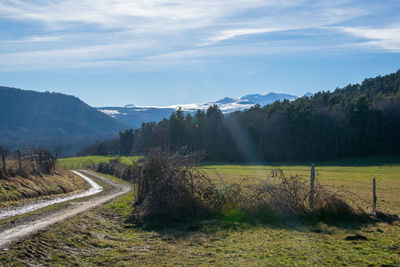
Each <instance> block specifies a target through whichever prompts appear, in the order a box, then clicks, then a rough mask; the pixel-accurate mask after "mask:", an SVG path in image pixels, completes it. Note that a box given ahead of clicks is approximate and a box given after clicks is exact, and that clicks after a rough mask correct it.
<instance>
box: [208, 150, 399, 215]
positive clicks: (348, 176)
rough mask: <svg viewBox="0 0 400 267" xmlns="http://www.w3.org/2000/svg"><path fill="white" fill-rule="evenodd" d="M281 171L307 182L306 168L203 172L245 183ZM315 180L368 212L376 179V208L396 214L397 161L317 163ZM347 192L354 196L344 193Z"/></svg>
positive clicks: (226, 167) (289, 166)
mask: <svg viewBox="0 0 400 267" xmlns="http://www.w3.org/2000/svg"><path fill="white" fill-rule="evenodd" d="M275 169H282V170H283V171H284V173H285V174H286V175H296V174H297V175H300V176H301V177H303V178H304V179H309V177H310V171H311V165H310V164H271V165H207V166H204V167H203V170H204V171H205V172H206V173H207V174H208V175H209V176H210V177H211V178H213V179H215V180H219V179H222V180H224V181H227V182H233V183H241V182H242V181H244V180H245V181H246V182H247V183H254V182H257V180H258V179H265V178H266V177H269V176H270V174H271V171H272V170H275ZM315 171H316V178H317V180H318V182H320V183H321V184H322V185H325V186H327V187H328V188H330V189H331V190H332V191H342V192H344V194H345V195H347V196H348V197H351V198H352V200H353V201H355V202H356V204H357V205H360V206H361V207H362V208H364V209H366V210H369V209H370V208H371V204H372V179H373V178H376V182H377V197H378V208H379V209H381V210H383V211H386V212H391V213H396V214H400V158H399V157H377V158H366V159H350V160H344V161H338V162H321V163H317V164H316V167H315ZM345 192H351V193H354V194H356V195H357V196H352V195H351V194H348V193H345Z"/></svg>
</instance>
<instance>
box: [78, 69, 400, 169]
mask: <svg viewBox="0 0 400 267" xmlns="http://www.w3.org/2000/svg"><path fill="white" fill-rule="evenodd" d="M399 137H400V71H397V72H396V73H393V74H390V75H386V76H383V77H380V76H379V77H376V78H373V79H366V80H364V81H363V82H362V84H355V85H348V86H346V87H345V88H341V89H336V90H335V91H333V92H319V93H317V94H315V95H314V96H312V97H303V98H299V99H297V100H294V101H288V100H285V101H282V102H278V101H277V102H275V103H273V104H271V105H266V106H264V107H260V106H255V107H253V108H250V109H248V110H246V111H241V112H235V113H232V114H230V115H229V116H224V115H223V114H222V112H221V111H220V110H219V109H218V107H217V106H212V107H210V108H209V109H208V110H207V111H206V112H204V111H198V112H197V113H195V115H194V116H192V115H190V114H188V115H186V116H184V114H183V112H182V111H179V110H178V111H177V112H175V113H173V114H172V115H171V116H170V118H169V119H164V120H162V121H161V122H159V123H157V124H156V123H145V124H143V125H142V127H141V128H140V129H137V130H135V131H126V132H124V133H121V134H120V145H121V147H122V148H123V149H122V150H121V151H125V152H127V153H128V152H131V153H135V154H141V153H145V152H146V151H148V150H149V149H150V148H153V147H164V148H166V149H168V150H171V151H178V150H182V149H185V150H187V151H205V152H206V155H207V159H208V160H213V161H241V162H254V161H282V160H296V161H300V160H324V159H333V158H342V157H349V156H367V155H375V154H389V153H400V138H399ZM110 142H117V140H114V141H110ZM104 145H106V143H103V144H100V146H101V148H102V150H100V151H101V152H102V153H108V152H113V151H110V150H108V151H105V150H104V148H105V147H107V146H104ZM108 147H113V146H108ZM114 147H115V146H114ZM98 148H99V144H97V145H93V146H91V147H88V148H87V149H86V150H85V153H89V154H90V153H94V154H96V153H98V152H99V150H98Z"/></svg>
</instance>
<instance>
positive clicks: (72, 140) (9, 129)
mask: <svg viewBox="0 0 400 267" xmlns="http://www.w3.org/2000/svg"><path fill="white" fill-rule="evenodd" d="M125 128H127V126H125V125H124V124H123V123H121V122H118V121H117V120H115V119H113V118H110V117H109V116H107V115H105V114H103V113H101V112H99V111H97V110H96V109H95V108H92V107H90V106H89V105H87V104H86V103H84V102H82V101H81V100H80V99H78V98H76V97H74V96H68V95H64V94H60V93H49V92H46V93H40V92H35V91H26V90H20V89H15V88H10V87H0V145H3V146H6V147H7V148H9V149H15V148H20V149H23V148H25V147H27V146H32V145H34V146H42V147H46V148H48V149H53V148H54V147H55V146H59V147H60V146H61V147H62V148H63V150H64V152H67V154H70V153H72V152H75V151H77V150H79V149H80V148H81V146H82V145H85V144H86V143H87V142H92V141H94V140H96V139H104V138H108V137H112V136H115V135H117V133H118V131H120V130H123V129H125Z"/></svg>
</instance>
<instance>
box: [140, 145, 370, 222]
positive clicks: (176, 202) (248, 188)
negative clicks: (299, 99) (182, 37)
mask: <svg viewBox="0 0 400 267" xmlns="http://www.w3.org/2000/svg"><path fill="white" fill-rule="evenodd" d="M191 163H192V156H190V155H189V156H182V155H179V154H168V153H167V152H165V151H163V150H160V149H156V150H153V151H151V152H150V153H149V155H148V156H147V157H146V158H145V160H144V162H143V168H142V171H141V177H140V178H139V181H138V182H139V184H138V192H137V200H136V201H137V202H136V205H137V212H136V216H137V217H138V218H141V219H149V218H156V219H162V220H166V219H173V220H182V219H187V218H198V217H201V216H204V215H212V214H213V215H216V216H221V217H223V218H224V219H226V220H232V221H241V220H252V221H254V220H256V221H264V222H265V221H271V219H272V220H275V219H276V218H278V217H280V218H290V217H296V218H302V219H311V220H337V219H344V220H347V219H354V218H356V217H358V216H360V215H364V214H365V213H363V212H362V211H361V210H360V209H355V208H353V207H352V206H350V205H349V204H348V203H346V202H345V201H344V200H343V198H342V197H341V196H340V195H339V194H337V193H334V192H331V191H329V190H327V189H326V188H324V187H323V186H322V185H320V184H318V183H317V184H316V186H315V187H314V191H313V192H314V193H313V194H314V197H313V199H314V200H313V205H312V207H311V206H310V202H309V197H310V188H309V185H308V181H306V180H304V179H302V178H301V177H299V176H289V177H287V176H285V175H284V173H283V171H282V170H276V171H274V172H272V175H271V177H268V178H266V179H260V181H259V182H258V183H256V184H250V185H249V184H246V183H245V182H243V183H241V184H230V183H226V182H223V181H221V182H219V183H216V182H213V181H211V180H210V179H209V178H208V177H207V175H206V174H204V173H202V172H201V171H199V170H198V169H196V168H195V167H193V165H192V164H191Z"/></svg>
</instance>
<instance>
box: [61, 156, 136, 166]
mask: <svg viewBox="0 0 400 267" xmlns="http://www.w3.org/2000/svg"><path fill="white" fill-rule="evenodd" d="M116 158H119V159H120V160H121V162H122V163H125V164H132V161H135V160H137V159H139V158H140V157H138V156H86V157H73V158H61V159H58V165H59V166H60V167H61V168H63V169H80V168H85V167H87V166H91V165H93V164H98V163H100V162H109V161H110V160H112V159H116Z"/></svg>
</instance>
